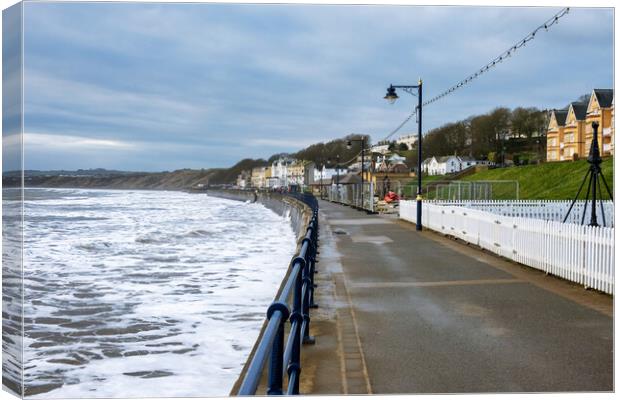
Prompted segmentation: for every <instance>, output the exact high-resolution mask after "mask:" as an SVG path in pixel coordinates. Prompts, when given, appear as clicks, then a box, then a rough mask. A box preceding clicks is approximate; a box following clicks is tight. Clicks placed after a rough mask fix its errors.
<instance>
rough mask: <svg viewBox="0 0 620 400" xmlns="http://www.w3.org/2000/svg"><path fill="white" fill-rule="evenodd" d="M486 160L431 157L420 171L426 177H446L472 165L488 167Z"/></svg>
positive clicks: (461, 157) (463, 157) (465, 157)
mask: <svg viewBox="0 0 620 400" xmlns="http://www.w3.org/2000/svg"><path fill="white" fill-rule="evenodd" d="M490 164H491V163H490V162H488V161H486V160H475V159H473V158H472V157H467V156H444V157H431V158H427V159H426V160H424V162H423V163H422V171H423V172H425V173H426V174H428V175H446V174H453V173H456V172H459V171H462V170H464V169H466V168H469V167H472V166H474V165H490Z"/></svg>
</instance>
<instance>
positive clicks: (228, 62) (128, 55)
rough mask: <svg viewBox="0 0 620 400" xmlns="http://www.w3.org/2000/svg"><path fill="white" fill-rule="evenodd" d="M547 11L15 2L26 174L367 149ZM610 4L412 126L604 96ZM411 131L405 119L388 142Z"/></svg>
mask: <svg viewBox="0 0 620 400" xmlns="http://www.w3.org/2000/svg"><path fill="white" fill-rule="evenodd" d="M558 11H560V8H557V7H549V8H546V7H540V8H489V7H486V8H484V7H471V8H463V7H456V8H455V7H413V6H326V5H323V6H319V5H314V6H312V5H225V4H210V5H207V4H145V3H133V4H131V3H122V4H119V3H90V4H89V3H81V4H75V3H73V4H72V3H37V2H33V3H26V4H25V9H24V23H25V27H24V31H25V44H24V48H25V54H24V56H25V71H24V74H25V75H24V79H25V89H24V93H25V98H24V107H25V127H24V130H25V132H26V153H25V166H26V168H29V169H61V168H64V169H77V168H97V167H102V168H110V169H112V168H114V169H124V170H143V171H157V170H173V169H177V168H209V167H223V166H230V165H232V164H234V163H235V162H236V161H237V160H239V159H241V158H245V157H252V158H258V157H268V156H270V155H271V154H273V153H276V152H285V151H295V150H298V149H300V148H302V147H304V146H306V145H309V144H311V143H315V142H318V141H325V140H329V139H332V138H338V137H342V136H344V135H347V134H349V133H366V134H370V135H371V136H372V138H373V139H374V140H380V139H382V138H383V137H384V136H385V135H386V134H387V133H389V132H390V131H391V130H392V129H394V128H395V127H396V126H397V125H398V124H399V123H400V122H401V121H402V120H403V119H404V118H405V117H406V116H407V115H408V113H409V112H410V111H411V110H412V108H413V106H414V101H415V99H414V98H413V97H411V96H408V95H407V94H406V93H402V96H401V100H399V101H398V102H397V103H396V104H394V105H389V104H388V103H387V102H386V101H385V100H384V99H383V96H384V95H385V90H386V87H387V86H388V85H389V84H390V83H393V84H415V83H416V82H417V80H418V78H419V77H422V79H423V80H424V90H425V97H426V96H428V97H427V98H430V97H431V96H433V95H435V94H438V93H439V92H441V91H443V90H444V89H446V88H447V87H449V86H451V85H452V84H454V83H456V82H458V81H459V80H461V79H462V78H464V77H466V76H467V75H469V74H470V73H472V72H475V71H476V70H477V69H478V68H480V67H481V66H482V65H484V64H486V62H488V61H489V60H491V59H493V58H494V57H495V56H497V55H499V54H500V53H501V52H502V51H504V50H506V49H507V48H508V47H510V46H511V45H512V44H513V43H515V42H517V41H518V40H519V39H521V38H522V37H524V36H525V35H526V34H527V33H528V32H530V31H531V30H533V29H534V28H535V27H536V26H538V25H540V24H541V23H542V22H543V21H544V20H546V19H547V18H549V17H551V16H552V15H553V14H555V13H556V12H558ZM612 62H613V14H612V11H611V9H583V8H581V9H578V8H573V9H571V12H570V13H569V14H568V15H567V16H566V17H564V18H562V19H561V20H560V23H559V24H558V25H556V26H554V27H552V28H551V29H549V31H548V32H545V31H541V33H539V35H537V37H536V39H535V40H534V41H532V42H530V43H529V44H528V45H527V46H525V47H524V48H523V49H521V50H520V51H519V52H517V53H516V54H515V55H514V56H513V57H511V58H510V59H509V60H508V61H507V62H505V63H502V64H501V65H500V66H499V67H498V68H496V69H494V70H493V71H492V72H490V73H488V74H486V75H484V76H483V77H481V78H479V79H478V80H476V81H475V82H474V83H473V84H471V85H469V86H468V87H466V88H464V89H461V90H459V91H457V92H456V93H454V94H453V95H451V96H448V97H446V98H444V99H442V100H441V101H439V102H436V103H434V104H432V105H429V106H428V107H426V108H425V109H424V127H423V129H424V131H426V130H429V129H432V128H434V127H437V126H440V125H442V124H444V123H447V122H451V121H456V120H459V119H463V118H466V117H467V116H469V115H472V114H476V113H484V112H487V111H489V110H491V109H493V108H494V107H497V106H506V107H511V108H512V107H516V106H534V107H539V108H553V107H562V106H564V105H565V104H566V103H568V102H569V101H572V100H574V99H576V98H577V97H579V96H580V95H582V94H584V93H589V92H590V91H591V89H592V88H607V87H612V83H613V69H612V68H613V67H612ZM414 130H415V124H414V122H411V123H410V124H409V125H407V126H405V128H404V129H403V131H402V133H403V134H407V133H411V132H413V131H414Z"/></svg>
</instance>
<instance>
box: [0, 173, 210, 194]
mask: <svg viewBox="0 0 620 400" xmlns="http://www.w3.org/2000/svg"><path fill="white" fill-rule="evenodd" d="M215 172H217V170H215V171H214V170H190V169H183V170H178V171H173V172H157V173H149V172H137V173H119V174H114V173H111V174H107V175H91V176H84V175H67V174H63V175H53V174H48V175H28V174H27V175H26V177H25V178H24V179H25V186H26V187H57V188H69V187H70V188H98V189H163V190H177V189H185V188H189V187H192V186H194V185H196V184H199V183H203V184H205V183H207V182H208V181H209V177H210V176H212V175H213V174H214V173H215ZM19 183H20V178H19V176H16V175H15V174H11V175H8V176H7V175H4V176H3V177H2V185H3V186H4V187H16V186H19Z"/></svg>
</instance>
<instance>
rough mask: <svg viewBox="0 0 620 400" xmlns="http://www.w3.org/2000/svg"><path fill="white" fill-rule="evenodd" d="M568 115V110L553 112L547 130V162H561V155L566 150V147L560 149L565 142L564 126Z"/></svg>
mask: <svg viewBox="0 0 620 400" xmlns="http://www.w3.org/2000/svg"><path fill="white" fill-rule="evenodd" d="M567 114H568V111H567V110H551V117H550V118H549V128H548V129H547V161H559V160H560V153H561V151H562V150H563V149H564V146H562V148H560V143H562V142H563V141H564V124H565V123H566V115H567ZM562 157H563V155H562Z"/></svg>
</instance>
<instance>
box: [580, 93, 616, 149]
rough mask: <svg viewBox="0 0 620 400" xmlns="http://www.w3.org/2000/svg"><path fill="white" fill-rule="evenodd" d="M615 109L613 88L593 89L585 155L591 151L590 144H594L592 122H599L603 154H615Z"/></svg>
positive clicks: (588, 114) (587, 116)
mask: <svg viewBox="0 0 620 400" xmlns="http://www.w3.org/2000/svg"><path fill="white" fill-rule="evenodd" d="M613 109H614V91H613V89H594V90H593V91H592V95H591V96H590V101H589V102H588V111H587V115H586V132H585V148H584V151H585V154H584V155H587V154H588V153H589V152H590V145H591V144H592V135H593V133H594V132H593V130H592V122H598V126H599V128H598V143H599V146H600V149H601V155H603V156H610V155H613V154H614V141H613V138H614V135H613V130H614V125H613V121H612V114H613Z"/></svg>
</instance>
